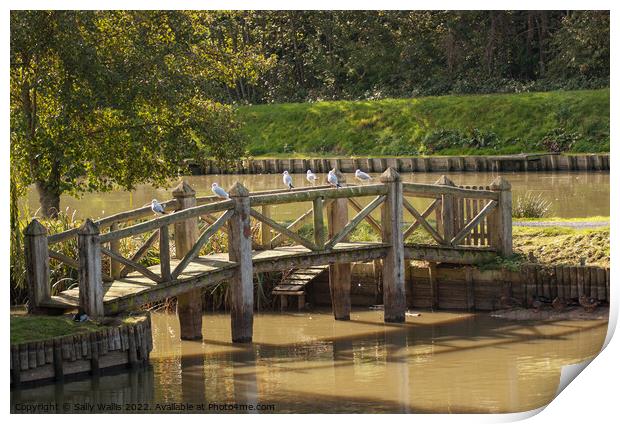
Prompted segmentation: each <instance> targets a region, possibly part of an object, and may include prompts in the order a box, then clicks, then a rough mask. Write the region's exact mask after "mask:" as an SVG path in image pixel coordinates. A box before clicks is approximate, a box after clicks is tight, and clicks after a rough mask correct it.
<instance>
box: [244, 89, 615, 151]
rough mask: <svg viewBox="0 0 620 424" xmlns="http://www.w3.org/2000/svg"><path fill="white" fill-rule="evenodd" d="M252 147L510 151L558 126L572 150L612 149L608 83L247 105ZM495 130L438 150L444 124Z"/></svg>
mask: <svg viewBox="0 0 620 424" xmlns="http://www.w3.org/2000/svg"><path fill="white" fill-rule="evenodd" d="M238 113H239V117H240V119H241V120H242V121H243V122H244V125H243V132H244V134H245V136H246V137H247V139H248V141H249V147H248V150H249V153H250V154H251V155H253V156H265V157H269V156H271V157H283V156H284V157H292V156H298V157H304V156H321V155H325V156H327V155H329V156H338V155H340V156H363V155H399V154H417V153H424V152H430V151H433V153H435V154H507V153H520V152H537V151H543V149H542V148H541V146H540V145H539V142H540V141H541V140H542V139H543V138H544V137H545V135H546V134H548V133H550V132H551V131H553V130H557V129H562V130H563V131H565V132H567V133H571V134H576V135H578V138H577V142H576V143H575V144H574V146H573V148H572V149H571V151H573V152H593V153H594V152H596V153H599V152H607V151H609V89H600V90H579V91H553V92H538V93H520V94H489V95H466V96H465V95H459V96H456V95H454V96H437V97H421V98H413V99H384V100H373V101H333V102H315V103H286V104H268V105H254V106H243V107H240V108H239V112H238ZM473 129H477V130H478V131H479V132H480V133H482V134H488V133H494V134H495V136H496V137H495V141H494V142H493V144H492V145H487V146H485V147H483V148H480V147H477V148H472V147H471V146H468V145H466V144H464V145H462V146H458V147H450V148H443V149H439V150H437V149H433V146H428V144H429V143H432V142H433V141H432V140H429V139H427V136H429V135H431V134H433V133H436V132H438V131H440V130H450V131H459V132H462V133H471V132H472V131H473Z"/></svg>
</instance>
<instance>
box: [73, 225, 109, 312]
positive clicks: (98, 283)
mask: <svg viewBox="0 0 620 424" xmlns="http://www.w3.org/2000/svg"><path fill="white" fill-rule="evenodd" d="M78 253H79V262H80V269H79V287H80V308H81V309H82V311H83V312H84V313H85V314H86V315H88V316H89V317H90V318H95V319H96V318H101V317H103V284H102V278H101V245H100V244H99V227H98V226H97V224H95V223H94V222H93V221H91V220H90V219H87V220H86V222H84V224H83V225H82V226H81V227H80V229H79V230H78Z"/></svg>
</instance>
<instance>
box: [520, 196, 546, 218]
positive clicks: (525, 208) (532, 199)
mask: <svg viewBox="0 0 620 424" xmlns="http://www.w3.org/2000/svg"><path fill="white" fill-rule="evenodd" d="M550 208H551V202H549V201H548V200H545V199H543V197H542V194H540V193H538V194H537V195H535V194H534V193H532V192H531V191H528V192H527V193H525V194H524V195H522V196H518V197H517V198H516V199H515V201H514V203H513V206H512V216H513V217H514V218H543V217H545V216H547V214H548V213H549V209H550Z"/></svg>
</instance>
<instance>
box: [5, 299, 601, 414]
mask: <svg viewBox="0 0 620 424" xmlns="http://www.w3.org/2000/svg"><path fill="white" fill-rule="evenodd" d="M379 315H380V314H377V313H370V312H368V311H364V312H361V313H359V314H354V315H353V317H352V320H351V321H348V322H337V321H333V319H332V318H331V317H330V315H329V314H289V315H279V314H261V315H259V317H258V319H257V321H256V326H257V330H258V331H256V335H255V342H254V343H252V344H247V345H234V344H232V343H229V342H227V341H226V340H229V338H227V333H226V332H227V331H228V328H227V325H226V324H228V321H227V317H226V316H225V315H222V316H216V317H210V319H211V321H209V326H207V327H206V328H205V330H204V333H205V339H204V340H203V341H202V343H201V342H178V341H177V340H176V339H175V337H176V335H175V334H176V332H175V331H174V328H168V329H166V325H176V322H175V321H174V319H172V321H171V322H167V321H166V322H159V323H158V320H157V319H154V320H153V322H154V323H155V325H159V326H161V327H162V328H163V330H162V332H161V333H160V334H159V335H156V337H155V343H156V349H157V343H158V340H161V341H162V346H165V348H164V350H163V351H161V352H159V353H158V354H157V355H153V357H152V361H151V363H152V366H150V367H148V368H146V369H139V370H132V371H126V372H122V373H119V374H116V375H104V376H101V377H99V378H92V379H87V380H82V381H76V382H69V383H66V384H64V385H63V384H50V385H47V386H42V387H35V388H31V389H23V390H13V391H12V392H11V411H12V412H24V411H23V409H22V410H19V408H23V405H26V404H27V405H34V404H37V403H52V404H56V405H58V406H59V409H61V407H62V405H64V404H70V405H72V406H71V410H70V411H68V412H84V411H78V410H76V407H75V405H80V404H84V405H95V410H94V411H86V412H103V411H97V405H103V406H106V405H108V406H109V405H121V408H122V409H121V410H111V411H109V412H187V411H185V410H179V409H173V410H168V409H165V407H166V406H170V405H171V404H173V403H180V402H187V403H189V404H194V405H198V404H201V405H204V411H203V410H200V411H194V412H237V413H239V412H251V411H246V410H226V409H222V405H234V404H237V405H257V404H262V405H271V404H272V405H274V410H273V411H265V412H279V413H281V412H398V413H410V412H417V413H433V412H457V413H467V412H470V413H471V412H516V411H522V410H529V409H533V408H535V407H538V406H542V405H544V404H545V403H547V402H549V401H550V400H551V399H552V397H553V395H554V394H555V388H556V387H557V383H558V381H559V375H560V372H561V367H562V366H563V365H566V364H570V363H575V362H580V361H581V360H583V359H585V358H587V357H591V356H594V355H596V354H597V353H598V351H599V350H600V348H601V345H602V342H603V339H604V336H605V331H606V326H607V321H598V322H587V325H586V324H584V322H568V321H558V322H545V323H533V322H514V321H506V320H499V319H493V318H490V317H486V316H467V315H458V314H454V315H450V314H443V315H441V318H440V319H438V318H436V317H437V316H438V314H431V313H423V318H424V319H426V321H424V320H422V319H421V320H420V322H417V321H416V322H408V323H406V324H384V323H383V322H381V321H380V320H379V319H378V318H380V316H379ZM312 318H314V322H313V324H308V320H309V319H312ZM166 319H169V318H166ZM278 323H279V325H278ZM315 324H316V325H317V326H318V327H319V328H318V329H316V328H315V327H313V325H315ZM164 335H165V336H164ZM532 384H538V385H539V386H540V387H539V388H538V389H537V391H536V390H532ZM127 405H144V408H148V410H144V409H142V410H141V409H140V407H139V406H129V408H130V409H129V410H127V408H126V406H127ZM156 405H160V408H163V410H157V411H153V408H155V407H156ZM131 408H134V409H133V410H132V409H131ZM39 412H45V411H39ZM52 412H53V411H52ZM58 412H63V411H62V410H59V411H58ZM106 412H108V411H106Z"/></svg>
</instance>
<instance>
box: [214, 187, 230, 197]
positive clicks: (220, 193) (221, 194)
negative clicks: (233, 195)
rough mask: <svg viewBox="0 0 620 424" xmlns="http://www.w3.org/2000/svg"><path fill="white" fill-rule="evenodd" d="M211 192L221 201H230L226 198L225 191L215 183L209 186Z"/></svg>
mask: <svg viewBox="0 0 620 424" xmlns="http://www.w3.org/2000/svg"><path fill="white" fill-rule="evenodd" d="M211 191H212V192H213V194H215V195H216V196H217V197H221V198H222V199H230V196H228V193H226V191H225V190H224V189H223V188H222V187H220V186H219V185H217V183H213V184H211Z"/></svg>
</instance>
